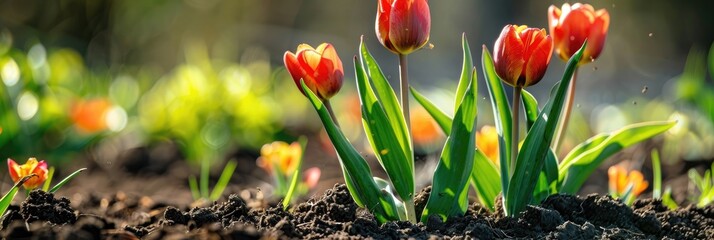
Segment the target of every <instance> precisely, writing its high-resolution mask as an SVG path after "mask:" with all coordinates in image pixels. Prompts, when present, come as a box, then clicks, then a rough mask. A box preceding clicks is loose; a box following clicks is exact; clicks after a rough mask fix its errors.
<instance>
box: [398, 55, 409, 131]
mask: <svg viewBox="0 0 714 240" xmlns="http://www.w3.org/2000/svg"><path fill="white" fill-rule="evenodd" d="M399 85H400V92H401V95H400V97H401V101H402V113H403V114H404V120H405V121H406V122H407V131H408V133H410V134H411V132H412V127H411V125H412V124H411V118H410V115H409V77H408V76H407V55H404V54H399ZM410 141H411V139H410Z"/></svg>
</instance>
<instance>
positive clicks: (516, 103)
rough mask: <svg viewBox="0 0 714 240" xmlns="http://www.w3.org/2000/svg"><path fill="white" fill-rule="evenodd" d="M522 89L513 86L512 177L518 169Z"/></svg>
mask: <svg viewBox="0 0 714 240" xmlns="http://www.w3.org/2000/svg"><path fill="white" fill-rule="evenodd" d="M521 89H522V87H514V88H513V105H512V106H511V114H512V115H513V128H512V129H511V164H510V165H509V166H510V169H509V170H510V171H509V173H510V174H509V175H510V177H513V172H515V170H516V159H518V113H519V109H520V105H521Z"/></svg>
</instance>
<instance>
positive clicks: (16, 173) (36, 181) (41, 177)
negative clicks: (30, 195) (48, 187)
mask: <svg viewBox="0 0 714 240" xmlns="http://www.w3.org/2000/svg"><path fill="white" fill-rule="evenodd" d="M7 169H8V170H9V172H10V178H12V181H13V182H18V181H20V179H22V178H23V177H25V176H29V175H30V174H33V173H34V174H35V175H36V176H35V177H31V178H30V179H28V180H27V181H26V182H25V183H24V184H22V186H23V187H25V189H27V190H32V189H35V188H37V187H39V186H40V185H42V183H44V182H45V180H47V172H48V170H47V163H46V162H45V160H42V161H39V162H38V161H37V159H35V158H30V159H28V160H27V162H26V163H25V164H23V165H19V164H17V163H16V162H15V161H14V160H12V159H9V158H8V159H7Z"/></svg>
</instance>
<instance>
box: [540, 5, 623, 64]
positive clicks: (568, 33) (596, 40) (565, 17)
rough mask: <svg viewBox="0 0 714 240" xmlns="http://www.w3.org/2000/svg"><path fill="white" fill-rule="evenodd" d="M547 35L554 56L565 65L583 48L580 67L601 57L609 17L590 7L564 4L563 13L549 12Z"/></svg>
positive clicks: (602, 10) (555, 9)
mask: <svg viewBox="0 0 714 240" xmlns="http://www.w3.org/2000/svg"><path fill="white" fill-rule="evenodd" d="M548 24H549V25H550V34H551V35H552V36H553V40H554V41H555V52H556V53H557V54H558V56H560V58H562V59H563V60H565V61H567V60H568V59H570V57H571V56H573V54H575V52H576V51H578V49H580V47H581V46H582V45H583V42H585V39H587V40H588V46H587V47H586V48H585V52H584V53H583V58H582V59H581V60H580V64H583V63H587V62H591V61H593V60H595V59H596V58H597V57H598V56H600V52H601V51H602V47H603V46H604V45H605V37H607V29H608V27H609V25H610V14H609V13H608V12H607V10H605V9H600V10H597V11H595V9H594V8H593V6H591V5H590V4H581V3H576V4H573V5H572V6H571V5H570V4H567V3H565V4H563V8H562V9H558V7H556V6H553V5H551V6H550V8H548Z"/></svg>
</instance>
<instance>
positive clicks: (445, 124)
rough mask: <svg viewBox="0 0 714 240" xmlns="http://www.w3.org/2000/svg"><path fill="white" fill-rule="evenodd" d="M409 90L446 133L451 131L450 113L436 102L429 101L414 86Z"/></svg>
mask: <svg viewBox="0 0 714 240" xmlns="http://www.w3.org/2000/svg"><path fill="white" fill-rule="evenodd" d="M409 91H411V93H412V96H414V99H416V100H417V102H418V103H419V104H421V106H422V107H424V109H426V112H428V113H429V115H431V117H432V118H433V119H434V121H436V124H438V125H439V127H440V128H441V130H442V131H443V132H444V134H447V133H450V132H451V121H453V120H452V119H451V117H449V115H446V113H444V112H443V111H441V109H439V108H438V107H437V106H436V105H434V103H432V102H431V101H429V99H427V98H426V97H425V96H424V95H423V94H421V93H419V91H417V90H416V89H414V88H413V87H409Z"/></svg>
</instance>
